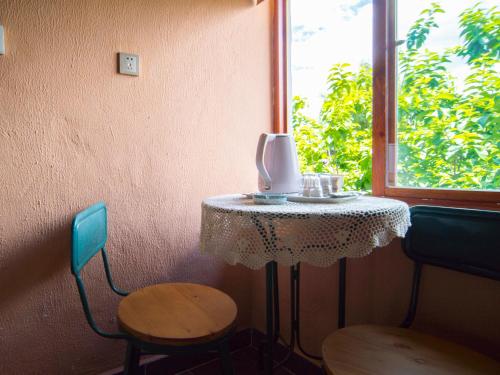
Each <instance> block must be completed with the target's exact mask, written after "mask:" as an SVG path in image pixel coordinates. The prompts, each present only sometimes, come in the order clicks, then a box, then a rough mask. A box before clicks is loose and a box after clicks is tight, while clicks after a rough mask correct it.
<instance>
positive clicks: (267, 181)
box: [255, 133, 274, 190]
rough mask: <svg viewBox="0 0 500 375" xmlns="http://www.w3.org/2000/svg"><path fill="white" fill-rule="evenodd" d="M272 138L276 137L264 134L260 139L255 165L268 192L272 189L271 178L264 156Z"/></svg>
mask: <svg viewBox="0 0 500 375" xmlns="http://www.w3.org/2000/svg"><path fill="white" fill-rule="evenodd" d="M272 138H274V137H273V136H272V135H271V134H267V133H262V134H261V135H260V138H259V143H258V144H257V154H256V155H255V164H256V165H257V169H258V171H259V174H260V176H261V177H262V179H263V180H264V186H265V189H266V190H269V189H271V176H269V173H268V172H267V169H266V166H265V165H264V154H265V152H266V145H267V142H268V141H269V140H271V139H272Z"/></svg>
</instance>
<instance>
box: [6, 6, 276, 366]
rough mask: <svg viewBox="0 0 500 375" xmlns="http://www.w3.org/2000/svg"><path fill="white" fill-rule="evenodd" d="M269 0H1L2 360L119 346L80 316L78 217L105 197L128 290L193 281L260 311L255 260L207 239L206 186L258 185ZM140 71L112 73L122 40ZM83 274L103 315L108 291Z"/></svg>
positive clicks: (54, 360)
mask: <svg viewBox="0 0 500 375" xmlns="http://www.w3.org/2000/svg"><path fill="white" fill-rule="evenodd" d="M270 6H271V4H270V2H264V3H262V4H260V5H258V6H256V5H255V2H254V1H253V0H210V1H208V0H182V1H178V0H156V1H153V0H152V1H136V0H113V1H111V0H107V1H102V0H85V1H82V0H52V1H49V0H46V1H42V0H36V1H22V0H1V1H0V24H3V25H4V27H5V35H6V42H7V49H6V55H5V56H0V155H1V157H0V189H1V194H0V343H1V344H0V373H1V374H69V373H78V374H85V373H88V374H91V373H97V372H99V371H101V370H105V369H109V368H113V367H116V366H118V365H120V363H121V361H122V359H123V354H124V351H123V345H122V344H121V343H115V342H112V341H110V340H105V339H103V338H100V337H98V336H97V335H95V334H94V333H93V332H92V331H91V330H90V328H89V327H88V326H87V325H86V322H85V321H84V315H83V313H82V308H81V305H80V302H79V299H78V296H77V290H76V287H75V285H74V280H73V279H72V278H71V276H70V270H69V249H70V248H69V245H70V221H71V219H72V216H73V215H74V214H75V213H76V212H77V211H78V210H80V209H82V208H84V207H86V206H87V205H90V204H92V203H93V202H95V201H98V200H104V201H105V202H106V203H107V205H108V208H109V211H108V212H109V234H110V239H109V244H108V248H109V253H110V258H111V259H110V260H111V263H112V267H113V271H114V274H115V278H116V281H117V284H119V285H120V286H122V287H124V288H127V289H135V288H138V287H140V286H143V285H146V284H149V283H154V282H160V281H167V280H191V281H198V282H203V283H207V284H210V285H216V286H218V287H221V288H222V289H224V290H226V291H228V292H229V293H230V294H231V295H232V296H233V297H234V298H235V299H236V301H237V303H238V305H239V308H240V323H241V324H242V325H246V324H249V322H250V320H251V319H250V302H251V301H250V299H251V295H250V293H249V290H250V288H251V273H250V272H249V271H247V270H246V269H244V268H242V267H226V266H224V265H223V264H222V263H219V262H217V261H215V260H214V259H212V258H210V257H206V256H203V255H200V254H199V253H198V250H197V249H198V235H199V220H200V202H201V200H202V198H203V197H205V196H210V195H214V194H222V193H228V192H238V191H252V190H254V189H255V186H256V171H255V168H254V160H253V159H254V152H255V145H256V142H257V138H258V134H259V133H260V132H262V131H267V130H269V129H271V55H270V53H271V50H270V48H271V47H270V44H271V36H270V28H271V8H270ZM120 51H121V52H131V53H137V54H139V55H140V59H141V74H140V77H137V78H133V77H128V76H123V75H118V74H117V73H116V53H117V52H120ZM97 261H98V259H95V261H93V262H92V263H91V264H90V265H89V269H88V270H87V271H86V272H85V274H84V276H85V279H86V280H87V281H88V287H89V289H90V291H91V293H90V296H91V303H92V305H93V307H94V312H95V315H96V317H97V320H98V321H99V322H100V323H101V324H102V325H103V326H106V327H108V328H110V329H111V328H113V327H114V326H115V322H114V319H113V316H114V311H115V307H116V304H117V301H118V299H117V298H114V297H112V295H111V293H109V292H108V290H107V289H106V285H105V280H104V278H103V277H102V276H103V271H102V268H101V267H100V266H101V264H100V263H99V262H97Z"/></svg>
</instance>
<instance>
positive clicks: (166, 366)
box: [117, 329, 324, 375]
mask: <svg viewBox="0 0 500 375" xmlns="http://www.w3.org/2000/svg"><path fill="white" fill-rule="evenodd" d="M263 337H264V335H263V334H262V333H260V332H258V331H255V330H250V329H249V330H245V331H243V332H240V333H238V334H237V335H236V337H235V338H234V339H233V340H232V342H231V348H232V351H231V358H232V363H233V367H234V370H235V374H236V375H257V374H261V373H262V372H261V371H260V370H259V350H258V347H259V343H260V342H261V340H262V339H263ZM287 353H288V351H287V349H286V348H285V347H284V346H282V345H279V344H278V345H276V346H275V358H276V360H282V359H283V358H285V356H286V354H287ZM275 363H277V362H275ZM220 373H221V367H220V361H219V358H218V354H216V353H208V354H201V355H197V356H189V357H176V358H175V357H173V358H162V359H159V360H157V361H154V362H150V363H148V364H144V365H143V366H141V375H219V374H220ZM274 374H275V375H323V374H324V373H323V371H322V370H321V369H320V368H319V367H318V366H316V365H315V364H313V363H311V362H309V361H308V360H306V359H305V358H303V357H301V356H299V355H297V354H292V355H291V357H290V359H289V360H288V361H287V362H286V363H285V364H283V365H282V366H280V367H278V368H276V369H275V371H274ZM117 375H118V374H117Z"/></svg>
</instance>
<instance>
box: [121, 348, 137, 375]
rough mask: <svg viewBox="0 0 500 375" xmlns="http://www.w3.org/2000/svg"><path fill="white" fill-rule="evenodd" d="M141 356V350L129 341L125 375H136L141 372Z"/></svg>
mask: <svg viewBox="0 0 500 375" xmlns="http://www.w3.org/2000/svg"><path fill="white" fill-rule="evenodd" d="M140 358H141V351H140V349H138V348H137V347H136V346H135V345H134V344H132V343H131V342H128V344H127V354H126V356H125V369H124V371H123V373H124V375H136V374H138V373H139V359H140Z"/></svg>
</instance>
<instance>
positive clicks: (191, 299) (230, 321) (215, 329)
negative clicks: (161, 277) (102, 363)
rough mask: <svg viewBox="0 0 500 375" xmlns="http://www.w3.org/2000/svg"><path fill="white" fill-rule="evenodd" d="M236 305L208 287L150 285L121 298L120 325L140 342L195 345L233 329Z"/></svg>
mask: <svg viewBox="0 0 500 375" xmlns="http://www.w3.org/2000/svg"><path fill="white" fill-rule="evenodd" d="M237 311H238V310H237V307H236V304H235V303H234V301H233V300H232V299H231V298H230V297H229V296H228V295H226V294H225V293H223V292H221V291H219V290H217V289H214V288H210V287H208V286H204V285H199V284H188V283H171V284H158V285H152V286H148V287H146V288H143V289H140V290H138V291H135V292H133V293H131V294H129V295H128V296H127V297H125V298H124V299H122V300H121V301H120V305H119V307H118V322H119V324H120V328H121V329H122V330H123V331H124V332H127V333H128V334H130V335H132V336H134V337H137V338H138V339H140V340H141V341H146V342H149V343H154V344H160V345H176V346H182V345H193V344H201V343H205V342H207V341H212V340H215V339H217V338H219V337H222V336H224V335H225V334H226V333H228V331H229V330H230V329H231V328H233V326H234V323H235V320H236V315H237Z"/></svg>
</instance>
